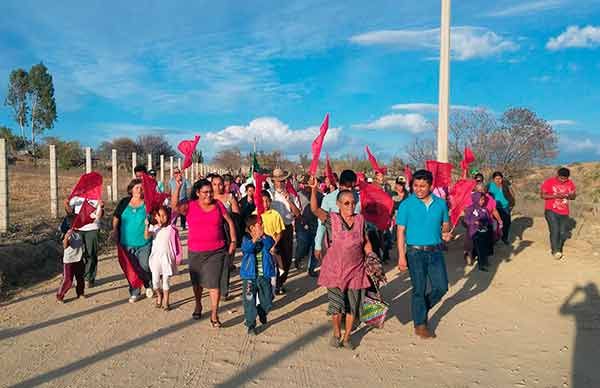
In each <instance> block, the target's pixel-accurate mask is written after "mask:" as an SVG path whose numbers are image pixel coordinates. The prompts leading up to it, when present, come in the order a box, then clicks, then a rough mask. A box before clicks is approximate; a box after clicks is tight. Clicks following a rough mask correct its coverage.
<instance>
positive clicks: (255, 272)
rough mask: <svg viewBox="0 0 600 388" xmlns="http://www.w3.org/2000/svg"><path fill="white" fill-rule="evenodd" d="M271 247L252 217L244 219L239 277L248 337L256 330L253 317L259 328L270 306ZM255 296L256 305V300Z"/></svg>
mask: <svg viewBox="0 0 600 388" xmlns="http://www.w3.org/2000/svg"><path fill="white" fill-rule="evenodd" d="M274 245H275V240H273V238H272V237H270V236H267V235H265V232H264V230H263V226H262V224H261V223H259V222H258V217H257V216H256V215H251V216H249V217H248V218H247V219H246V234H245V235H244V238H243V240H242V254H243V256H242V265H241V267H240V277H241V278H242V289H243V290H244V293H243V295H242V298H243V300H244V318H245V325H246V327H247V328H248V334H249V335H256V334H258V333H257V331H256V316H257V315H258V319H259V320H260V323H262V324H263V325H264V324H266V323H267V313H268V312H269V310H270V309H271V306H272V304H273V290H272V288H271V278H272V277H274V276H277V275H276V274H277V272H276V269H275V263H274V261H273V260H274V259H273V255H272V254H271V250H272V248H273V246H274ZM257 296H258V305H257V303H256V298H257Z"/></svg>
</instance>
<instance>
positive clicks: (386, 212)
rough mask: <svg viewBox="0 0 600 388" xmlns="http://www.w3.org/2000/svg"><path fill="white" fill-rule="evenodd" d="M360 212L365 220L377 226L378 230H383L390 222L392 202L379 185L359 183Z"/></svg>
mask: <svg viewBox="0 0 600 388" xmlns="http://www.w3.org/2000/svg"><path fill="white" fill-rule="evenodd" d="M358 187H359V188H360V212H361V214H362V215H363V216H364V217H365V220H367V221H368V222H371V223H373V224H374V225H375V226H377V229H378V230H385V229H387V228H388V227H389V226H390V222H391V221H392V209H393V207H394V201H393V200H392V197H390V196H389V194H388V193H386V192H385V191H383V189H382V188H381V187H380V186H379V185H371V184H368V183H366V182H360V183H359V185H358Z"/></svg>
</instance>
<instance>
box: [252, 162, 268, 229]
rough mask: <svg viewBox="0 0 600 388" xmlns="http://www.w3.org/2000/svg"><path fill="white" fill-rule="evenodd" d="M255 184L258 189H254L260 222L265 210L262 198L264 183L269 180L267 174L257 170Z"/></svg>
mask: <svg viewBox="0 0 600 388" xmlns="http://www.w3.org/2000/svg"><path fill="white" fill-rule="evenodd" d="M253 175H254V185H255V186H256V190H255V191H254V205H256V214H258V220H259V222H260V220H261V219H260V215H261V214H263V213H264V212H265V207H264V205H263V200H262V190H263V183H265V181H266V180H267V176H266V175H263V174H259V173H257V172H255V173H254V174H253Z"/></svg>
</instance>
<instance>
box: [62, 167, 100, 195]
mask: <svg viewBox="0 0 600 388" xmlns="http://www.w3.org/2000/svg"><path fill="white" fill-rule="evenodd" d="M73 197H82V198H86V199H94V200H99V199H101V198H102V175H100V174H98V173H97V172H90V173H87V174H83V175H82V176H81V177H80V178H79V181H78V182H77V184H76V185H75V187H73V190H71V194H70V195H69V200H70V199H71V198H73Z"/></svg>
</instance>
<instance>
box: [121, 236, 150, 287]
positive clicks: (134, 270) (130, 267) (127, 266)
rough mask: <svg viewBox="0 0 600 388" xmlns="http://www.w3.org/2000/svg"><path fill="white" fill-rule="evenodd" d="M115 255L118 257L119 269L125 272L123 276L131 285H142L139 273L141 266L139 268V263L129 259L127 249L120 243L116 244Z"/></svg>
mask: <svg viewBox="0 0 600 388" xmlns="http://www.w3.org/2000/svg"><path fill="white" fill-rule="evenodd" d="M117 256H118V258H119V265H120V266H121V269H122V270H123V273H124V274H125V277H126V278H127V281H128V282H129V284H130V285H131V287H133V288H140V287H142V286H143V285H144V281H143V280H142V279H141V278H140V275H139V274H140V273H141V272H140V271H141V268H139V265H136V264H134V263H133V262H132V261H131V258H129V254H127V251H125V249H123V247H122V246H121V245H120V244H117Z"/></svg>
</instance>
